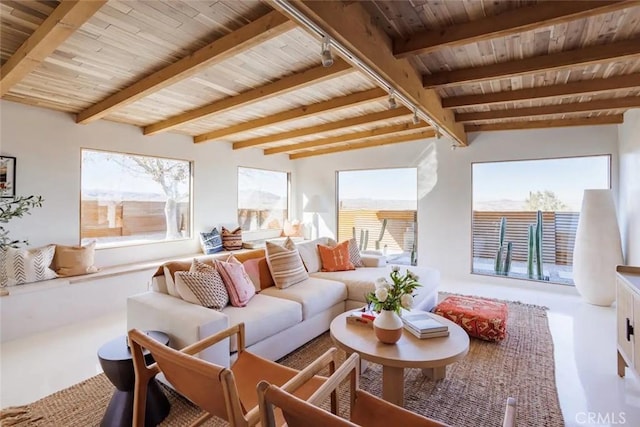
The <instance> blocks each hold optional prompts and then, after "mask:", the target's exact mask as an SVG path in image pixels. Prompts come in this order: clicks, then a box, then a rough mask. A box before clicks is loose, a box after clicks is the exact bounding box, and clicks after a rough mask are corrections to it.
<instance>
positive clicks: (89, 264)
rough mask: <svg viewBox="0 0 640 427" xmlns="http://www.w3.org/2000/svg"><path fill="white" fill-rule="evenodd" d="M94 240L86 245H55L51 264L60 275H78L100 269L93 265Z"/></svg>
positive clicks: (95, 271)
mask: <svg viewBox="0 0 640 427" xmlns="http://www.w3.org/2000/svg"><path fill="white" fill-rule="evenodd" d="M95 253H96V242H91V243H89V244H88V245H86V246H63V245H57V246H56V254H55V257H54V258H53V265H54V268H55V270H56V273H58V276H60V277H69V276H80V275H82V274H91V273H97V272H98V271H99V270H100V269H99V268H97V267H96V266H94V265H93V263H94V259H95Z"/></svg>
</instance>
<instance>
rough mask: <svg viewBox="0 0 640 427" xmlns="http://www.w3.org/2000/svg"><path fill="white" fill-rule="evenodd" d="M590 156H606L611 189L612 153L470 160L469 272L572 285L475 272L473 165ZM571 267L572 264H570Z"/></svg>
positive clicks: (563, 284)
mask: <svg viewBox="0 0 640 427" xmlns="http://www.w3.org/2000/svg"><path fill="white" fill-rule="evenodd" d="M590 157H604V158H607V180H608V186H607V187H608V189H610V190H611V189H613V154H612V153H595V154H584V155H567V156H557V157H534V158H525V159H503V160H482V161H476V162H471V164H470V175H471V181H470V183H471V191H470V192H469V193H470V194H469V198H470V211H469V225H470V230H469V274H475V275H479V276H485V277H494V278H495V277H497V278H501V279H512V280H522V281H525V282H534V283H546V284H549V285H560V286H572V287H574V286H575V284H569V283H560V282H552V281H547V280H540V279H532V278H528V277H517V276H502V275H499V274H488V273H482V272H479V271H478V272H476V271H474V269H473V260H474V252H473V240H474V235H473V209H474V208H473V202H474V191H473V184H474V174H473V167H474V165H476V164H487V163H515V162H530V161H544V160H563V159H582V158H590ZM572 267H573V264H572Z"/></svg>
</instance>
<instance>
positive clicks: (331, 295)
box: [261, 277, 347, 320]
mask: <svg viewBox="0 0 640 427" xmlns="http://www.w3.org/2000/svg"><path fill="white" fill-rule="evenodd" d="M261 295H268V296H272V297H276V298H284V299H287V300H290V301H295V302H297V303H299V304H301V305H302V318H303V319H305V320H306V319H309V318H311V317H313V316H315V315H316V314H318V313H320V312H322V311H324V310H327V309H329V308H330V307H333V306H334V305H336V304H338V303H340V302H343V301H344V300H345V299H347V287H346V286H345V285H344V283H341V282H337V281H335V280H327V279H319V278H317V277H310V278H308V279H307V280H304V281H302V282H300V283H296V284H295V285H292V286H289V287H288V288H285V289H279V288H276V287H275V286H272V287H270V288H267V289H264V290H262V292H261Z"/></svg>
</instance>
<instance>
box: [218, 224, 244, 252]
mask: <svg viewBox="0 0 640 427" xmlns="http://www.w3.org/2000/svg"><path fill="white" fill-rule="evenodd" d="M222 247H223V248H224V250H225V251H237V250H240V249H242V228H240V227H238V228H236V229H235V230H233V231H230V230H227V229H226V228H224V227H222Z"/></svg>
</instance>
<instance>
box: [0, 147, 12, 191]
mask: <svg viewBox="0 0 640 427" xmlns="http://www.w3.org/2000/svg"><path fill="white" fill-rule="evenodd" d="M0 192H1V193H2V197H15V195H16V158H15V157H7V156H0Z"/></svg>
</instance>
